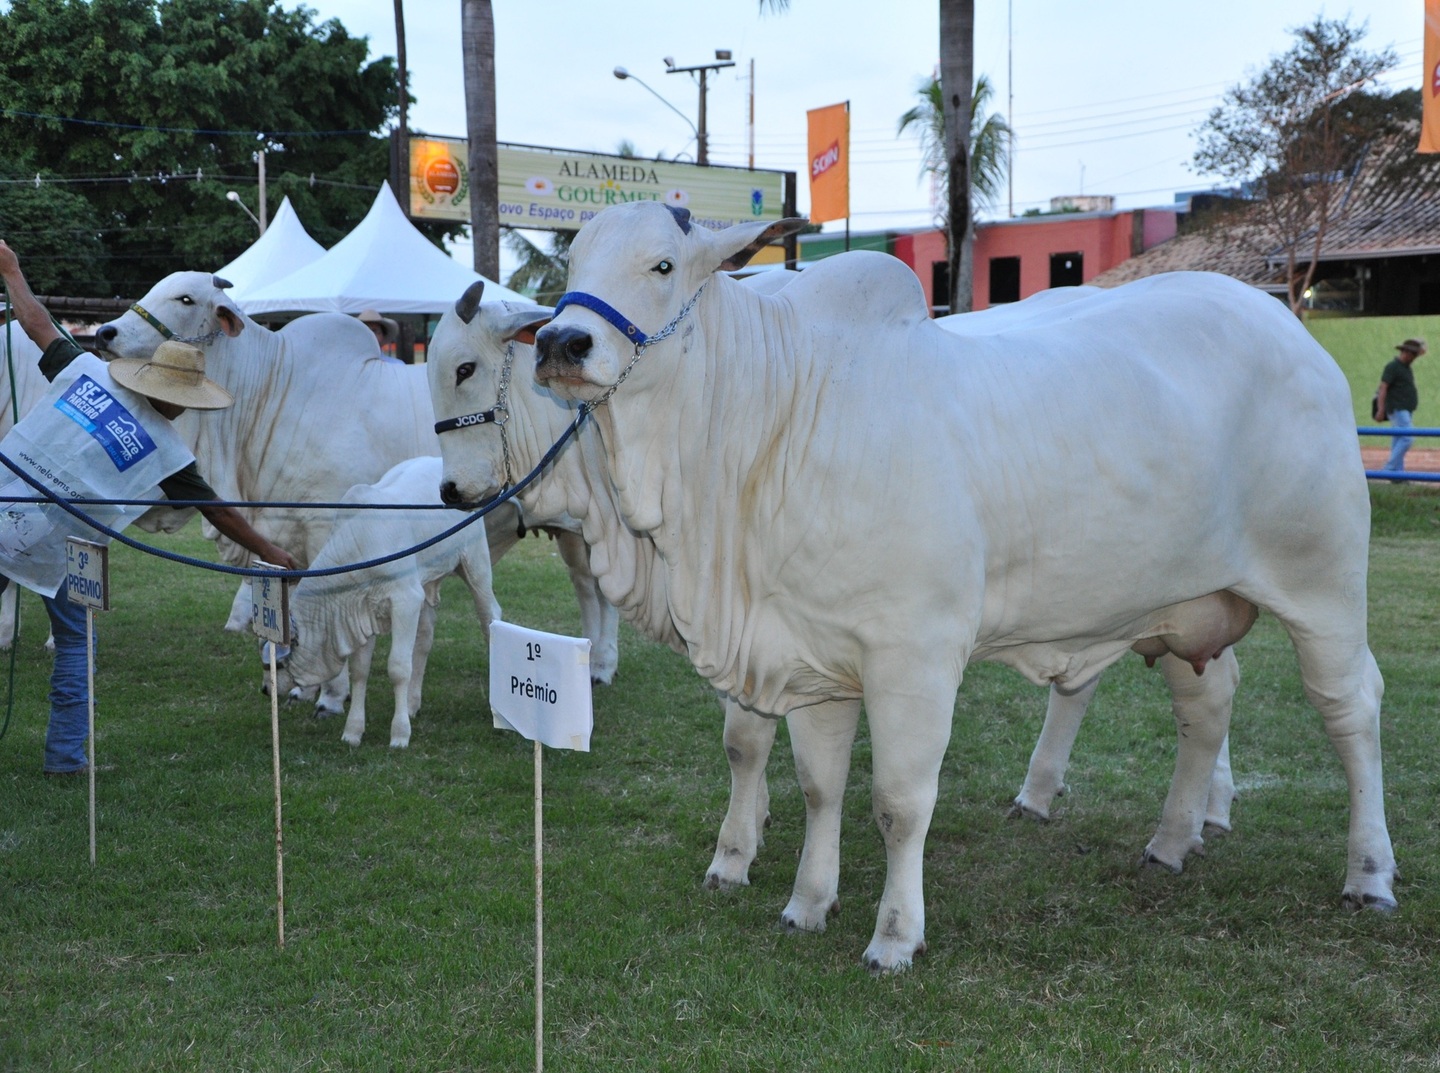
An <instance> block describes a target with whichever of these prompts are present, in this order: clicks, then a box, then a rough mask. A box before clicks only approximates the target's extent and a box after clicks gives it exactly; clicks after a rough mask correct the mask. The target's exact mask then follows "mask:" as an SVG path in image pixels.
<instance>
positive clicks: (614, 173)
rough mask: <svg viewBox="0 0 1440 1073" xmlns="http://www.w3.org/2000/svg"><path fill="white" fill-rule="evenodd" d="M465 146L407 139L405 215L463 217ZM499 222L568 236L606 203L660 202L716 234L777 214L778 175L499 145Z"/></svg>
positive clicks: (780, 202)
mask: <svg viewBox="0 0 1440 1073" xmlns="http://www.w3.org/2000/svg"><path fill="white" fill-rule="evenodd" d="M468 159H469V155H468V143H467V142H466V141H465V140H464V139H460V138H420V137H414V138H411V139H410V215H411V216H412V217H413V218H416V219H432V220H463V221H468V220H469V219H470V183H469V173H468V167H467V163H466V162H467V160H468ZM498 163H499V177H500V205H499V218H500V223H501V224H505V225H508V226H511V227H523V228H531V229H535V230H545V231H574V230H577V229H579V228H580V226H581V225H582V224H584V223H585V221H587V220H589V219H590V218H591V217H592V216H594V215H595V214H596V213H597V212H599V211H600V210H601V209H603V208H605V207H606V206H607V205H617V204H621V203H623V202H626V201H660V202H663V203H664V204H666V205H673V206H675V207H676V208H683V209H688V210H690V216H691V219H692V220H694V221H695V222H696V223H698V224H700V225H702V226H704V227H709V228H712V229H715V230H719V229H720V228H724V227H729V226H731V225H732V224H737V223H740V222H741V221H743V220H778V219H780V218H781V216H782V215H783V210H784V198H785V174H786V173H785V172H782V171H759V170H757V171H751V170H749V169H746V168H727V167H716V166H713V165H711V166H706V167H701V166H700V165H698V164H676V163H671V162H668V161H659V160H637V159H633V158H630V157H619V156H609V155H606V154H603V153H576V152H568V151H565V150H559V149H537V148H530V147H526V146H514V145H501V146H499V161H498Z"/></svg>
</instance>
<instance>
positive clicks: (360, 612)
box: [282, 456, 517, 749]
mask: <svg viewBox="0 0 1440 1073" xmlns="http://www.w3.org/2000/svg"><path fill="white" fill-rule="evenodd" d="M440 474H441V462H440V459H439V458H437V457H434V456H424V457H421V458H412V459H410V460H409V461H407V462H401V463H400V464H399V465H398V466H395V467H394V468H392V469H391V470H390V471H389V472H388V473H386V474H385V476H384V477H382V478H381V479H380V481H379V482H378V483H376V484H363V485H356V486H355V487H354V488H351V489H350V490H349V491H348V492H346V493H345V498H344V500H343V501H344V502H346V503H356V504H390V505H403V504H414V503H425V502H427V501H433V500H434V499H435V496H436V493H437V490H438V489H439V487H440ZM492 513H499V514H503V515H505V516H506V517H505V518H504V522H505V523H506V524H507V528H508V529H509V530H510V531H511V532H514V528H515V521H516V517H517V514H516V511H515V508H513V507H510V506H509V505H508V504H507V505H506V506H505V507H503V508H501V510H499V511H496V512H492ZM459 519H460V516H459V515H457V514H456V513H455V512H453V511H409V512H405V511H377V510H368V511H367V510H359V511H346V510H343V509H342V510H340V511H339V512H338V513H337V515H336V522H335V526H334V528H333V529H332V530H331V531H330V536H329V539H327V540H326V541H325V546H324V547H323V548H321V549H320V552H319V554H318V555H316V556H315V558H314V560H313V561H312V562H311V564H310V565H311V566H312V567H313V568H315V569H317V570H324V569H330V568H332V567H337V566H343V565H345V564H347V563H361V562H369V561H371V560H374V559H379V558H383V557H384V556H386V555H389V554H391V553H393V552H396V551H399V550H401V549H403V548H410V547H414V546H416V545H417V544H421V543H423V542H424V541H427V540H431V539H433V538H434V537H437V536H439V535H440V534H441V533H444V532H445V531H446V530H448V529H450V528H451V527H452V526H454V525H455V523H456V522H457V521H458V520H459ZM490 566H491V551H490V547H489V545H488V543H487V542H486V539H485V525H484V524H482V523H479V522H477V523H476V524H473V525H470V526H468V527H466V528H465V529H462V530H461V531H460V532H459V533H456V534H454V535H453V536H450V537H447V538H446V539H445V540H442V541H440V542H439V543H438V544H433V545H431V546H430V547H428V548H426V549H424V550H422V551H420V552H417V553H416V554H414V555H408V556H406V557H405V558H403V559H396V560H394V561H392V562H388V563H379V564H376V565H374V566H367V567H365V568H364V569H363V570H357V571H351V572H346V573H342V574H334V575H330V576H326V577H308V578H304V579H302V580H301V581H300V583H299V584H298V585H297V586H296V587H295V590H294V591H293V592H292V593H291V596H290V613H291V616H292V617H293V619H294V621H295V626H296V631H295V633H296V636H295V640H294V643H293V644H292V645H291V649H290V655H289V658H288V659H287V661H286V664H285V675H284V677H283V678H282V685H283V687H284V688H286V689H288V688H289V687H290V686H292V685H297V686H300V687H302V688H303V687H308V686H317V685H320V684H321V683H322V682H326V681H329V680H330V679H331V678H333V677H335V675H336V674H337V673H339V671H340V669H341V668H342V667H344V666H345V664H346V661H347V660H348V661H350V665H351V680H350V688H351V695H350V713H349V715H348V716H347V717H346V720H345V730H344V733H342V734H341V736H340V737H341V740H342V741H345V742H347V743H348V744H350V745H359V744H360V739H361V738H362V736H363V735H364V733H365V693H366V679H367V678H368V677H369V673H370V661H371V658H372V657H373V655H374V652H375V639H376V637H377V636H379V635H380V634H382V633H386V632H389V633H391V634H392V635H393V636H392V639H391V642H390V659H389V667H388V669H389V673H390V683H391V685H392V686H393V687H394V690H395V715H394V718H393V719H392V720H391V723H390V745H391V747H392V748H396V749H403V748H405V747H406V746H407V745H409V744H410V720H411V719H412V718H414V716H415V714H416V713H417V712H418V711H419V710H420V695H421V690H422V688H423V686H424V684H425V664H426V661H427V660H428V659H429V656H430V645H431V642H432V641H433V640H434V636H435V608H436V607H437V606H439V603H440V583H441V582H442V581H444V580H445V579H446V578H447V577H452V576H454V577H459V578H461V579H462V580H463V581H464V582H465V584H466V585H467V586H469V588H470V592H471V595H472V596H473V597H474V600H475V612H476V614H477V615H479V617H480V621H481V623H482V624H483V625H484V627H485V631H486V636H487V637H488V636H489V630H490V623H491V622H493V621H494V620H496V619H498V618H499V617H500V605H499V604H498V603H496V602H495V594H494V592H493V591H492V590H491V586H490Z"/></svg>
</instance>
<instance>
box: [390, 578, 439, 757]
mask: <svg viewBox="0 0 1440 1073" xmlns="http://www.w3.org/2000/svg"><path fill="white" fill-rule="evenodd" d="M414 595H415V597H416V598H415V599H413V600H408V601H406V600H399V599H394V600H392V601H391V603H390V631H391V632H390V662H389V664H388V669H389V671H390V684H391V685H392V686H393V687H394V689H395V715H394V717H393V718H391V720H390V748H392V749H404V748H406V747H408V746H409V744H410V678H411V675H412V674H413V673H414V658H415V646H416V644H417V643H418V641H419V640H420V634H421V625H420V623H421V619H423V618H424V617H425V615H424V609H426V608H428V607H429V605H428V604H426V602H425V595H424V593H423V592H421V591H419V588H418V586H417V589H416V592H415V594H414ZM430 627H431V628H430V636H431V637H434V618H433V614H432V618H431V621H430Z"/></svg>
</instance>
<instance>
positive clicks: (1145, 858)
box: [1140, 849, 1185, 876]
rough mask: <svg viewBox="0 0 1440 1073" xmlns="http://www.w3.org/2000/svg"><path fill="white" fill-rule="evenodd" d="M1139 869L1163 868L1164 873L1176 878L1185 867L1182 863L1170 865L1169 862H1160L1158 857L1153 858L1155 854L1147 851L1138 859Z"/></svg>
mask: <svg viewBox="0 0 1440 1073" xmlns="http://www.w3.org/2000/svg"><path fill="white" fill-rule="evenodd" d="M1140 867H1141V868H1164V869H1165V870H1166V871H1168V872H1170V873H1171V874H1173V875H1177V876H1178V875H1179V874H1180V873H1181V872H1183V871H1184V870H1185V865H1184V863H1183V862H1182V863H1179V864H1171V863H1170V862H1169V861H1162V860H1161V859H1160V858H1159V857H1157V856H1155V854H1153V853H1151V852H1150V851H1149V850H1148V849H1147V850H1146V851H1145V852H1144V854H1143V855H1141V857H1140Z"/></svg>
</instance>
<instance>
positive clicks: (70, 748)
mask: <svg viewBox="0 0 1440 1073" xmlns="http://www.w3.org/2000/svg"><path fill="white" fill-rule="evenodd" d="M43 599H44V601H45V610H46V611H47V612H49V615H50V629H51V630H52V631H53V632H54V634H55V666H54V669H53V670H51V672H50V726H49V728H48V729H47V730H46V732H45V770H46V771H53V772H66V771H80V770H82V769H83V768H84V767H85V765H86V763H87V759H86V756H85V739H86V738H87V737H88V736H89V733H90V691H89V681H88V675H87V670H86V660H85V608H83V607H81V606H80V605H79V604H75V603H71V602H70V600H69V598H67V597H66V595H65V590H64V589H63V588H62V589H61V590H60V592H59V594H58V595H56V596H53V597H50V596H46V597H43Z"/></svg>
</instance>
